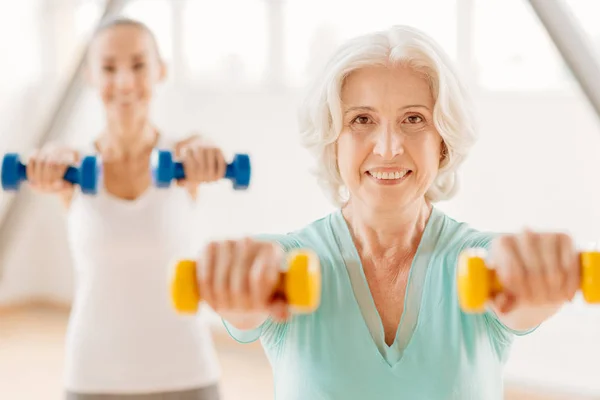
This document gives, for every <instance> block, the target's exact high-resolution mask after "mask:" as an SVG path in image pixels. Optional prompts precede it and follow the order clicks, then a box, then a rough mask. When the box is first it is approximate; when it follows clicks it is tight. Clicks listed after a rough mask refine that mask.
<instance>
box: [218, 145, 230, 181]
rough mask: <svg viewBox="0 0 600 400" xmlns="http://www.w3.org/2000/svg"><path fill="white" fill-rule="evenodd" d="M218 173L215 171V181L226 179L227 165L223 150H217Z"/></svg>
mask: <svg viewBox="0 0 600 400" xmlns="http://www.w3.org/2000/svg"><path fill="white" fill-rule="evenodd" d="M215 161H216V165H217V168H216V171H215V176H216V178H215V179H222V178H224V177H225V170H226V168H227V163H226V162H225V157H224V156H223V152H222V151H221V149H217V154H216V160H215Z"/></svg>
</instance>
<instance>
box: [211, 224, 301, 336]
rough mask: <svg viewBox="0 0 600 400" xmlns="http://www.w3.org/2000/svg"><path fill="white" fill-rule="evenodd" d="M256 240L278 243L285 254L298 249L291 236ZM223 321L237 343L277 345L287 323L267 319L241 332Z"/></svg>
mask: <svg viewBox="0 0 600 400" xmlns="http://www.w3.org/2000/svg"><path fill="white" fill-rule="evenodd" d="M254 238H255V239H257V240H265V241H273V242H277V243H279V245H280V246H281V247H282V248H283V250H284V251H285V252H288V251H290V250H292V249H295V248H299V247H300V243H299V241H298V240H297V239H296V238H295V237H294V236H293V235H292V234H288V235H258V236H255V237H254ZM221 320H222V321H223V325H224V326H225V329H226V330H227V333H229V336H231V337H232V338H233V339H234V340H235V341H237V342H238V343H243V344H246V343H252V342H255V341H257V340H258V339H261V338H262V339H266V340H268V341H269V342H271V343H272V344H275V343H278V342H279V341H280V340H281V339H282V338H283V336H284V335H285V332H286V331H287V327H288V324H289V322H285V323H277V322H274V321H273V320H272V319H271V318H270V317H269V318H267V319H266V320H265V321H264V322H263V323H262V324H261V325H260V326H258V327H257V328H254V329H250V330H242V329H238V328H236V327H235V326H233V325H232V324H230V323H229V322H228V321H226V320H225V319H223V318H221Z"/></svg>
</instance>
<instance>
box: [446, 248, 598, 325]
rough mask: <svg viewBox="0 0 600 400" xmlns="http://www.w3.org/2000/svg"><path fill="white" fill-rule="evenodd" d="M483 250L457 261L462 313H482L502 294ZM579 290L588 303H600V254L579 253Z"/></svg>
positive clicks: (474, 250)
mask: <svg viewBox="0 0 600 400" xmlns="http://www.w3.org/2000/svg"><path fill="white" fill-rule="evenodd" d="M486 255H487V253H486V251H485V250H484V249H468V250H465V251H463V252H462V253H461V254H460V256H459V260H458V271H457V279H456V282H457V285H458V298H459V304H460V307H461V309H462V310H463V311H465V312H468V313H481V312H483V311H484V310H485V304H486V302H487V301H488V300H489V299H490V298H491V297H493V296H494V295H496V294H498V293H500V292H501V291H502V284H501V282H500V280H499V279H498V276H497V275H496V271H494V270H493V269H489V268H488V267H487V265H486V263H485V259H486ZM580 260H581V283H580V289H581V292H582V294H583V298H584V299H585V301H586V302H587V303H590V304H597V303H600V252H597V251H587V252H581V253H580Z"/></svg>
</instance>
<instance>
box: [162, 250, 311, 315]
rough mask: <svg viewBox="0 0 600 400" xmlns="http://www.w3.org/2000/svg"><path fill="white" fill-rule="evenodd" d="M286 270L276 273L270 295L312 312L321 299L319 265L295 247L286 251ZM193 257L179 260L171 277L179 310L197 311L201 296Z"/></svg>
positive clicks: (305, 252) (303, 310)
mask: <svg viewBox="0 0 600 400" xmlns="http://www.w3.org/2000/svg"><path fill="white" fill-rule="evenodd" d="M286 266H287V270H286V271H284V272H281V273H280V275H279V283H278V285H277V287H276V288H275V290H274V293H273V295H281V296H283V297H284V298H285V299H286V302H287V303H288V304H289V305H290V307H291V310H292V311H293V312H296V313H311V312H313V311H314V310H316V309H317V307H319V303H320V301H321V266H320V263H319V258H318V257H317V255H316V254H315V253H313V252H312V251H310V250H306V249H301V250H294V251H291V252H289V253H288V254H287V257H286ZM197 279H198V278H197V276H196V261H193V260H181V261H179V262H178V263H177V265H176V267H175V273H174V275H173V280H172V281H171V299H172V301H173V306H174V307H175V309H176V310H177V311H178V312H180V313H196V312H197V311H198V305H199V303H200V301H201V300H202V297H201V294H200V290H199V289H198V280H197Z"/></svg>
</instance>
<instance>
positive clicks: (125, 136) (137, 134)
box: [96, 121, 158, 160]
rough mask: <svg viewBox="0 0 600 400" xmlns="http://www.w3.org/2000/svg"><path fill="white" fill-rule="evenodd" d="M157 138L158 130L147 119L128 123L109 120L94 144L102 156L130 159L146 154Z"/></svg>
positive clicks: (113, 158)
mask: <svg viewBox="0 0 600 400" xmlns="http://www.w3.org/2000/svg"><path fill="white" fill-rule="evenodd" d="M157 140H158V131H157V130H156V129H155V128H154V127H153V126H152V125H151V124H150V123H149V122H148V121H142V122H139V123H129V124H127V123H122V122H121V123H118V122H111V121H109V123H108V124H107V127H106V130H105V131H104V132H103V133H102V135H100V138H99V139H98V141H97V144H96V145H97V147H98V149H99V150H100V152H101V153H102V154H103V155H104V158H108V159H111V160H115V159H132V158H137V157H138V156H140V155H141V154H147V153H148V151H149V150H151V149H152V148H153V147H155V146H156V142H157Z"/></svg>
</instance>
